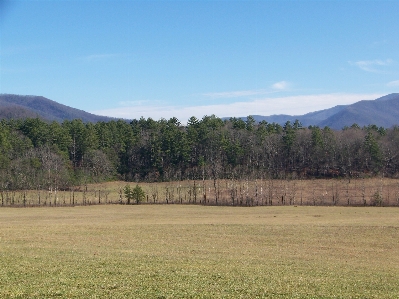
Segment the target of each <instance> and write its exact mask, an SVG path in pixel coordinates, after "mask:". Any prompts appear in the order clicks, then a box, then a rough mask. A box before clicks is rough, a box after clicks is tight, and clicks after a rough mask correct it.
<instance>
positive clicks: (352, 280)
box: [0, 205, 399, 298]
mask: <svg viewBox="0 0 399 299" xmlns="http://www.w3.org/2000/svg"><path fill="white" fill-rule="evenodd" d="M398 220H399V209H397V208H348V207H346V208H345V207H293V206H292V207H256V208H233V207H204V206H187V205H182V206H179V205H157V206H148V205H145V206H119V205H118V206H114V205H112V206H90V207H74V208H72V207H65V208H29V209H12V208H4V209H0V297H1V298H54V297H59V298H398V294H399V282H398V277H399V246H398V240H399V221H398Z"/></svg>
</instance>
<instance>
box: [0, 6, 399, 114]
mask: <svg viewBox="0 0 399 299" xmlns="http://www.w3.org/2000/svg"><path fill="white" fill-rule="evenodd" d="M398 14H399V1H94V0H92V1H5V0H0V30H1V31H0V93H13V94H23V95H41V96H44V97H47V98H49V99H52V100H54V101H57V102H59V103H62V104H65V105H68V106H71V107H75V108H79V109H83V110H86V111H89V112H93V113H97V114H102V115H108V116H116V117H124V118H140V117H141V116H144V117H146V118H147V117H152V118H154V119H160V118H162V117H163V118H166V119H168V118H170V117H172V116H176V117H177V118H178V119H179V120H181V121H182V122H185V121H186V120H187V119H188V118H189V117H190V116H196V117H198V118H201V117H202V116H204V115H211V114H215V115H217V116H219V117H225V116H247V115H250V114H257V115H271V114H294V115H295V114H296V115H299V114H303V113H306V112H311V111H316V110H320V109H325V108H330V107H332V106H335V105H338V104H350V103H354V102H356V101H359V100H363V99H366V100H371V99H375V98H377V97H378V96H381V95H385V94H388V93H392V92H399V22H398Z"/></svg>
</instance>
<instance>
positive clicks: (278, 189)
mask: <svg viewBox="0 0 399 299" xmlns="http://www.w3.org/2000/svg"><path fill="white" fill-rule="evenodd" d="M126 184H127V183H126V182H108V183H101V184H90V185H87V186H79V187H74V188H71V190H70V191H58V192H55V191H54V190H49V191H44V190H29V191H16V192H11V191H9V192H6V191H2V192H0V205H2V206H37V205H40V206H68V205H93V204H99V203H100V204H110V203H114V204H115V203H120V202H125V201H126V200H125V198H124V196H123V192H122V190H123V188H124V187H125V186H126ZM129 184H130V186H132V187H133V186H134V185H135V183H129ZM139 185H140V186H141V187H142V188H143V189H144V191H145V192H146V196H147V197H146V200H145V203H161V204H164V203H183V204H187V203H189V204H192V203H196V204H206V205H216V204H217V205H227V206H232V205H243V206H257V205H273V206H276V205H312V206H313V205H314V206H324V205H329V206H369V205H376V206H399V180H398V179H388V178H383V179H382V178H369V179H351V180H349V179H330V180H325V179H320V180H291V181H286V180H256V181H247V180H241V181H237V180H234V181H233V180H218V181H216V184H215V182H214V181H201V180H199V181H181V182H164V183H151V184H149V183H140V184H139ZM215 185H216V188H215ZM217 194H218V196H216V195H217ZM216 197H218V202H217V203H216ZM233 197H234V198H233ZM233 201H234V203H233Z"/></svg>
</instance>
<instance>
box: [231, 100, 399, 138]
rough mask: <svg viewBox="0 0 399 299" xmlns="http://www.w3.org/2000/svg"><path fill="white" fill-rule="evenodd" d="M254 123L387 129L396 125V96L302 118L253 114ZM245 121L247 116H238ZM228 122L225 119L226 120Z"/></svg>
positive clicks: (398, 116)
mask: <svg viewBox="0 0 399 299" xmlns="http://www.w3.org/2000/svg"><path fill="white" fill-rule="evenodd" d="M253 117H254V119H255V120H256V121H262V120H265V121H267V122H269V123H272V122H275V123H278V124H280V125H284V124H285V123H286V122H287V121H291V122H294V121H295V120H299V121H300V122H301V123H302V125H303V126H306V127H307V126H310V125H314V126H320V127H325V126H328V127H330V128H333V129H336V130H340V129H342V128H343V127H345V126H351V125H353V124H354V123H357V124H358V125H359V126H367V125H370V124H375V125H377V126H379V127H385V128H389V127H392V126H394V125H399V93H392V94H388V95H386V96H383V97H381V98H378V99H375V100H371V101H365V100H364V101H359V102H356V103H354V104H351V105H338V106H335V107H332V108H329V109H324V110H319V111H315V112H310V113H306V114H304V115H270V116H262V115H253ZM241 118H242V119H244V120H245V119H246V117H241ZM226 119H228V118H226Z"/></svg>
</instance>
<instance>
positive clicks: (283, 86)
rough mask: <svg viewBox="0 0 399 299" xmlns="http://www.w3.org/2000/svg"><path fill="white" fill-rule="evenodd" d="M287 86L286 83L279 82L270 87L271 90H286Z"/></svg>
mask: <svg viewBox="0 0 399 299" xmlns="http://www.w3.org/2000/svg"><path fill="white" fill-rule="evenodd" d="M288 86H289V84H288V82H287V81H280V82H276V83H274V84H273V85H272V88H273V89H277V90H285V89H287V88H288Z"/></svg>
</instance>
